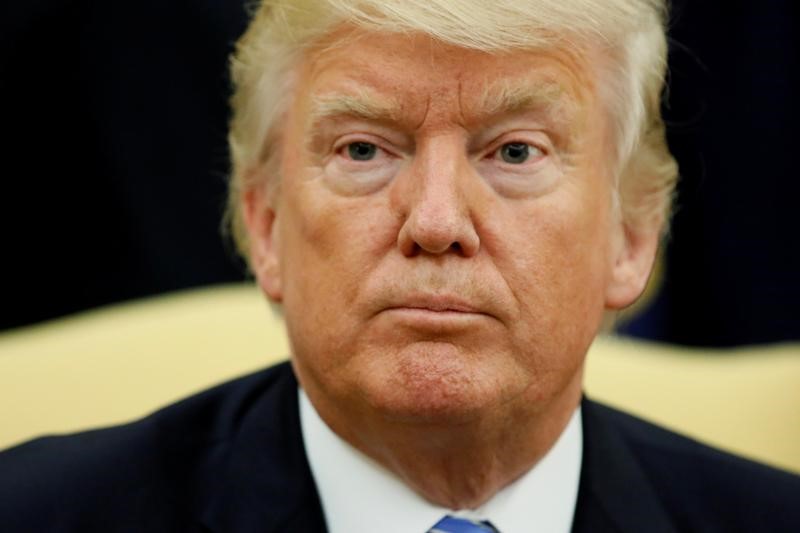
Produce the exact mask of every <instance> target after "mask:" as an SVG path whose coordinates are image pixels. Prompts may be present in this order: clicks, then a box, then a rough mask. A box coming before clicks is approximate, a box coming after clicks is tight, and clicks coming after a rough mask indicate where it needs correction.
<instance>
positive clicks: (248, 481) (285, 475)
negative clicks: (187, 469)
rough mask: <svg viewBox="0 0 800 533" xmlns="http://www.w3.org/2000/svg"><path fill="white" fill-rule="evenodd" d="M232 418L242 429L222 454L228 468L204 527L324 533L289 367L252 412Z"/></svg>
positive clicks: (207, 509) (221, 531) (213, 496)
mask: <svg viewBox="0 0 800 533" xmlns="http://www.w3.org/2000/svg"><path fill="white" fill-rule="evenodd" d="M232 415H233V416H234V417H236V422H237V423H238V424H239V425H240V429H239V431H237V433H236V438H235V440H234V441H233V442H232V443H231V444H230V446H227V447H226V449H225V450H223V451H221V452H220V453H221V454H224V455H225V457H221V458H220V460H221V461H222V462H223V464H225V468H224V469H222V472H223V474H222V475H221V476H220V479H219V483H218V484H217V485H216V488H215V490H214V491H213V493H212V494H211V495H210V498H209V501H208V503H207V505H206V506H205V510H204V512H203V514H202V518H201V520H202V523H203V524H204V525H205V526H206V527H207V528H208V529H209V530H210V531H214V532H219V533H227V532H230V531H236V532H242V533H248V532H259V533H270V532H276V533H277V532H285V531H304V532H309V533H312V532H325V531H326V528H325V522H324V518H323V514H322V507H321V505H320V502H319V496H318V495H317V490H316V486H315V484H314V480H313V477H312V474H311V470H310V468H309V466H308V461H307V459H306V455H305V449H304V446H303V439H302V433H301V430H300V415H299V409H298V405H297V381H296V380H295V377H294V374H293V373H292V370H291V367H290V366H289V365H288V364H284V365H282V368H280V369H279V372H278V374H277V378H276V382H275V383H273V384H272V386H270V387H269V388H268V389H266V390H265V391H264V393H263V394H262V396H261V397H260V398H258V399H257V400H256V401H255V404H254V406H253V408H252V409H249V410H248V411H247V412H244V413H236V414H232Z"/></svg>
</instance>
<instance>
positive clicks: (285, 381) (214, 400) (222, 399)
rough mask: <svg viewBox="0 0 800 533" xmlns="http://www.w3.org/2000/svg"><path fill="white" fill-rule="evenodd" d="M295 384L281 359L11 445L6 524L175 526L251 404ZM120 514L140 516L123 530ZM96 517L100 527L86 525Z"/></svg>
mask: <svg viewBox="0 0 800 533" xmlns="http://www.w3.org/2000/svg"><path fill="white" fill-rule="evenodd" d="M296 386H297V385H296V382H295V381H294V376H293V375H292V372H291V370H290V369H289V367H288V365H287V364H282V365H278V366H277V367H273V368H270V369H267V370H264V371H261V372H258V373H256V374H252V375H249V376H245V377H243V378H239V379H236V380H234V381H231V382H228V383H225V384H223V385H220V386H217V387H215V388H213V389H210V390H208V391H205V392H203V393H201V394H198V395H196V396H193V397H191V398H188V399H186V400H183V401H181V402H179V403H176V404H173V405H171V406H168V407H166V408H164V409H162V410H160V411H157V412H155V413H153V414H152V415H150V416H148V417H146V418H144V419H142V420H139V421H136V422H133V423H129V424H125V425H121V426H116V427H111V428H105V429H99V430H93V431H88V432H83V433H78V434H74V435H67V436H50V437H44V438H39V439H36V440H34V441H31V442H28V443H25V444H22V445H20V446H17V447H15V448H11V449H10V450H7V451H4V452H2V453H0V472H2V476H0V522H3V523H4V524H5V525H6V526H8V525H9V524H16V526H17V529H15V528H14V527H11V528H10V529H5V530H7V531H8V530H10V531H16V530H20V531H21V530H35V529H37V528H36V527H35V526H36V525H37V524H41V528H40V529H39V530H42V531H44V530H47V531H52V530H53V529H52V525H51V523H50V520H51V519H52V517H53V516H59V521H60V522H61V523H62V526H63V530H64V531H72V530H91V531H94V530H98V528H97V523H98V521H102V519H103V517H107V518H108V519H109V520H111V521H110V522H109V526H111V524H114V527H113V528H111V527H109V528H108V529H106V530H108V531H128V530H130V531H135V530H150V531H168V530H170V529H175V528H176V527H178V526H177V524H170V520H180V517H181V516H189V515H190V514H191V513H192V510H191V509H190V508H191V507H193V506H196V505H197V502H198V501H201V500H203V499H204V498H205V497H206V494H205V491H206V490H207V487H210V486H212V485H213V483H214V478H215V477H217V476H218V475H219V471H220V469H221V468H222V467H223V465H224V464H225V462H226V460H227V454H228V453H229V449H230V445H231V443H232V442H234V441H235V440H236V437H237V434H238V432H239V430H240V427H241V425H242V423H243V421H244V420H245V419H246V418H247V417H248V416H251V413H252V411H253V408H254V406H255V405H256V404H258V403H260V404H263V403H264V402H267V403H270V402H271V403H273V404H274V403H280V402H289V401H291V400H292V399H293V398H294V397H295V395H294V394H293V392H294V391H296ZM281 409H282V408H281ZM276 411H277V410H276ZM264 412H265V411H264V409H261V410H260V413H262V414H263V413H264ZM267 412H269V410H267ZM268 422H269V421H266V422H265V423H268ZM279 425H280V421H278V420H276V421H275V426H276V427H277V426H279ZM123 516H131V517H137V518H136V520H137V524H135V527H134V524H131V527H129V528H126V527H124V526H123V525H122V524H121V523H120V522H119V519H120V517H123ZM90 519H91V522H92V523H93V526H91V527H85V526H82V525H81V524H86V523H88V522H82V521H84V520H90ZM142 520H144V521H145V522H144V523H142V522H141V521H142ZM147 520H152V521H153V523H147V522H146V521H147ZM67 524H69V525H67ZM182 528H183V526H181V527H178V529H182Z"/></svg>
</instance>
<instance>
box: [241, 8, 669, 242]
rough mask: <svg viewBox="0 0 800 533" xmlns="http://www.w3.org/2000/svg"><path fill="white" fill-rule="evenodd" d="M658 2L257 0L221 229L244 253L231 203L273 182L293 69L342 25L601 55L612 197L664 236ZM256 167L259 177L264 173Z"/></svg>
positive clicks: (482, 45) (246, 42)
mask: <svg viewBox="0 0 800 533" xmlns="http://www.w3.org/2000/svg"><path fill="white" fill-rule="evenodd" d="M666 17H667V8H666V5H665V0H493V1H491V2H487V1H486V0H263V1H262V2H261V3H260V4H259V5H258V6H257V7H255V10H254V15H253V20H252V22H251V24H250V26H249V28H248V30H247V32H246V33H245V34H244V35H243V36H242V38H241V39H240V40H239V42H238V43H237V47H236V52H235V54H234V56H233V58H232V62H231V71H232V79H233V82H234V86H235V91H234V94H233V97H232V99H231V104H232V109H233V117H232V120H231V128H230V135H229V142H230V149H231V157H232V175H231V181H230V192H229V197H228V213H227V217H226V219H227V223H228V224H229V226H230V229H231V231H232V234H233V237H234V240H235V242H236V244H237V247H238V249H239V251H240V252H241V253H242V254H243V255H244V256H245V257H246V256H247V255H248V252H249V250H248V239H247V232H246V231H245V227H244V221H243V214H242V210H241V209H242V208H241V205H242V201H241V200H242V194H243V193H244V192H245V191H246V190H248V189H249V188H251V187H253V186H254V185H257V184H258V183H259V180H261V179H264V178H263V176H265V175H270V174H275V173H276V172H275V170H276V168H277V165H276V161H275V159H276V157H274V156H275V155H276V152H277V150H276V146H277V144H278V140H279V136H280V132H279V131H278V130H279V125H278V124H279V123H280V120H279V119H280V117H281V116H282V114H284V113H285V111H286V109H287V108H288V105H289V103H290V102H289V98H290V95H291V88H292V82H293V79H292V70H293V67H294V66H295V65H296V64H297V63H298V61H299V60H300V58H301V56H302V53H303V52H304V51H305V50H307V49H308V47H310V46H312V45H314V44H316V43H319V42H320V40H321V39H322V38H323V37H324V36H325V35H326V34H329V33H330V32H331V31H332V30H333V29H334V28H336V27H337V26H340V25H342V24H344V23H347V24H350V25H352V26H353V27H357V28H358V27H360V28H364V29H367V30H372V31H379V32H392V33H410V32H417V33H420V32H421V33H424V34H427V35H429V36H431V37H433V38H434V39H437V40H440V41H442V42H445V43H448V44H453V45H456V46H461V47H465V48H471V49H476V50H481V51H485V52H489V53H494V52H501V51H508V50H526V49H541V48H548V47H556V46H557V47H564V46H568V47H574V48H575V51H578V52H580V51H581V50H585V49H586V47H587V46H593V47H600V48H602V49H603V50H606V51H607V52H608V55H609V56H610V57H611V59H612V62H611V65H612V66H611V68H610V69H609V68H606V72H600V73H598V74H599V79H600V84H599V90H600V97H601V99H602V100H603V101H604V102H605V105H606V106H607V107H608V113H609V116H610V117H611V119H612V127H613V135H614V141H615V146H616V148H617V149H616V154H615V155H616V157H615V161H614V163H615V165H614V169H615V177H616V179H617V183H618V185H617V197H618V199H619V205H620V207H621V210H622V216H623V218H624V220H625V222H626V223H627V224H628V227H629V228H630V229H632V230H633V231H636V230H637V229H640V228H641V229H652V228H664V227H666V220H667V219H668V215H669V210H670V206H671V203H672V202H671V200H672V194H673V190H674V188H675V182H676V180H677V166H676V164H675V162H674V160H673V158H672V156H671V155H670V153H669V150H668V148H667V145H666V141H665V137H664V125H663V122H662V119H661V114H660V101H661V93H662V90H663V86H664V76H665V71H666V53H667V44H666V36H665V23H666V22H665V21H666ZM265 167H267V168H269V169H270V171H267V172H265V171H264V169H265Z"/></svg>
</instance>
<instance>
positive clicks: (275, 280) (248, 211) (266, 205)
mask: <svg viewBox="0 0 800 533" xmlns="http://www.w3.org/2000/svg"><path fill="white" fill-rule="evenodd" d="M242 202H243V204H244V205H243V207H244V222H245V226H246V227H247V235H248V241H249V244H250V268H251V270H252V271H253V275H254V276H255V277H256V281H258V284H259V286H260V287H261V289H262V290H263V291H264V293H265V294H266V295H267V296H268V297H269V298H270V299H271V300H272V301H274V302H280V301H281V300H282V299H283V289H282V283H281V268H280V242H279V239H278V233H279V232H278V217H277V213H276V211H275V208H274V206H273V198H272V195H270V194H269V191H268V190H267V187H265V186H264V185H263V184H261V185H257V186H254V187H251V188H249V189H248V190H247V191H246V192H245V193H244V195H243V197H242Z"/></svg>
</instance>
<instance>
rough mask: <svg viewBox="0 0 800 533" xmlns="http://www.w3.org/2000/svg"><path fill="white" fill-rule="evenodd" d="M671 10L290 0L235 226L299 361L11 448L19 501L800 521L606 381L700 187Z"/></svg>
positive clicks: (675, 527) (250, 121)
mask: <svg viewBox="0 0 800 533" xmlns="http://www.w3.org/2000/svg"><path fill="white" fill-rule="evenodd" d="M663 9H664V8H663V5H661V2H657V1H649V2H647V1H641V0H639V1H626V0H614V1H605V2H602V4H601V3H599V2H592V1H586V0H580V1H578V0H561V1H560V2H550V1H545V0H529V1H517V2H491V3H489V2H484V1H482V0H480V1H478V0H475V1H469V2H467V1H459V2H453V1H452V0H451V1H447V0H426V1H425V2H421V1H413V0H394V1H386V0H383V1H373V2H370V1H344V0H339V1H336V2H334V1H320V0H316V1H314V2H304V1H299V0H298V1H294V2H266V3H265V4H264V5H262V6H261V8H260V9H259V10H258V11H257V12H256V14H255V18H254V20H253V23H252V24H251V26H250V29H249V30H248V32H247V34H246V35H245V36H244V37H243V38H242V40H241V41H240V43H239V47H238V50H237V53H236V57H235V58H234V62H233V72H234V79H235V82H236V94H235V96H234V99H233V107H234V118H233V123H232V132H231V146H232V153H233V161H234V173H233V179H232V187H231V222H232V224H233V227H234V231H235V235H236V237H237V240H238V243H239V244H240V247H241V249H242V250H243V252H244V253H245V254H246V255H247V257H248V258H249V261H250V265H251V269H252V271H253V273H254V275H255V277H256V279H257V281H258V283H259V285H260V286H261V287H262V289H263V290H264V292H265V293H266V295H267V296H268V297H269V299H270V300H271V301H273V302H276V303H277V304H279V305H280V306H281V308H282V310H283V312H284V314H285V317H286V323H287V327H288V331H289V337H290V340H291V346H292V358H291V366H289V365H282V366H279V367H276V368H273V369H269V370H267V371H265V372H262V373H260V374H257V375H254V376H250V377H246V378H243V379H241V380H237V381H235V382H232V383H229V384H226V385H223V386H221V387H219V388H217V389H215V390H212V391H209V392H207V393H205V394H202V395H200V396H198V397H196V398H192V399H190V400H187V401H185V402H183V403H181V404H178V405H176V406H172V407H169V408H167V409H165V410H163V411H161V412H159V413H156V414H155V415H153V416H151V417H149V418H147V419H145V420H143V421H140V422H137V423H134V424H131V425H128V426H122V427H119V428H112V429H109V430H101V431H99V432H93V433H88V434H84V435H78V436H73V437H66V438H61V439H46V440H41V441H35V442H33V443H31V444H28V445H25V446H23V447H21V448H18V449H15V450H12V451H10V452H7V453H6V454H5V455H4V456H3V457H2V458H0V468H1V469H2V470H0V471H2V472H4V476H3V478H4V479H3V481H2V482H0V490H1V491H2V493H0V496H1V498H0V502H2V503H0V517H2V519H3V523H5V524H8V525H9V527H10V530H11V531H26V530H36V531H42V530H46V531H223V532H229V531H231V532H238V531H325V530H328V531H332V532H340V531H402V532H406V531H408V532H413V531H419V532H423V531H501V532H503V533H513V532H518V531H519V532H521V531H570V530H573V531H629V532H633V531H665V532H666V531H731V530H741V531H793V530H795V529H796V528H797V527H798V525H800V511H798V509H797V506H796V505H795V503H796V501H797V495H798V494H800V481H798V479H797V478H795V477H794V476H791V475H789V474H786V473H782V472H778V471H773V470H770V469H768V468H766V467H762V466H759V465H755V464H752V463H748V462H746V461H743V460H740V459H737V458H733V457H730V456H727V455H724V454H722V453H720V452H716V451H714V450H710V449H708V448H705V447H703V446H701V445H699V444H697V443H694V442H692V441H689V440H686V439H684V438H682V437H678V436H676V435H673V434H670V433H668V432H665V431H663V430H660V429H657V428H655V427H653V426H650V425H648V424H646V423H644V422H641V421H638V420H635V419H633V418H630V417H627V416H626V415H623V414H621V413H617V412H614V411H612V410H610V409H607V408H605V407H601V406H599V405H597V404H594V403H592V402H590V401H588V400H582V395H581V376H582V369H583V364H584V358H585V354H586V351H587V349H588V347H589V345H590V343H591V342H592V340H593V338H594V337H595V335H596V334H597V332H598V330H599V329H600V328H601V325H602V324H603V322H604V321H605V320H606V319H607V318H608V316H607V315H608V314H609V313H611V312H613V311H614V310H616V309H619V308H622V307H625V306H626V305H628V304H630V303H631V302H633V301H634V300H635V299H636V298H637V297H638V295H639V294H640V293H641V291H642V289H643V287H644V285H645V283H646V281H647V278H648V276H649V273H650V270H651V267H652V263H653V258H654V255H655V251H656V248H657V245H658V241H659V238H660V236H661V235H662V234H663V232H664V230H665V224H666V222H665V221H666V219H667V210H668V208H669V199H670V195H671V193H672V190H673V187H674V182H675V176H676V168H675V164H674V162H673V160H672V158H671V156H670V155H669V153H668V151H667V148H666V145H665V142H664V135H663V125H662V122H661V119H660V117H659V111H658V109H659V98H660V93H661V90H662V84H663V75H664V68H665V66H664V65H665V49H666V45H665V38H664V30H663V24H664V22H663V21H664V18H665V13H664V12H663ZM298 385H299V386H298Z"/></svg>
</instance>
